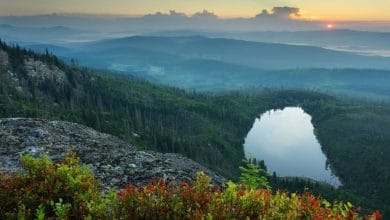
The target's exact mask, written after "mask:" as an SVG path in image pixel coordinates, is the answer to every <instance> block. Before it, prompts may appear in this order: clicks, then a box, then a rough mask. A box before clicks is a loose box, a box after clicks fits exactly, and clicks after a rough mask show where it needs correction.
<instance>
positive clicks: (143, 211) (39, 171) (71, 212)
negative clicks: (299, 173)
mask: <svg viewBox="0 0 390 220" xmlns="http://www.w3.org/2000/svg"><path fill="white" fill-rule="evenodd" d="M73 156H74V155H73ZM73 156H72V155H70V156H68V157H67V158H66V159H64V160H63V161H62V163H58V164H55V163H52V162H51V161H49V160H48V159H47V158H46V157H42V158H39V159H34V158H31V157H25V158H23V161H22V162H23V166H24V168H25V169H26V172H23V173H14V174H7V173H0V219H3V218H5V217H10V216H11V217H10V218H12V217H15V215H16V214H17V213H18V211H19V209H20V207H24V209H23V210H25V212H26V219H31V218H33V217H34V213H35V211H36V209H37V208H39V207H41V208H42V209H41V211H42V210H44V211H46V212H47V213H45V214H46V215H45V216H47V217H51V218H56V217H57V218H60V216H64V215H66V216H69V217H71V218H93V219H157V218H158V219H318V220H325V219H351V220H355V219H363V217H362V216H360V215H359V210H358V209H354V208H353V206H352V204H350V203H341V202H333V203H329V202H327V201H326V200H321V199H319V198H316V197H314V196H313V195H311V194H310V193H309V192H306V193H305V194H303V195H298V194H294V193H293V194H289V193H288V192H284V191H277V192H273V191H272V190H268V189H253V188H251V187H247V186H245V185H242V184H241V185H237V184H235V183H233V182H228V183H227V184H226V185H225V186H224V187H223V188H222V189H221V188H217V187H212V186H210V178H209V177H208V176H206V175H204V174H203V173H199V174H198V175H197V178H196V181H194V182H180V183H179V184H175V183H167V182H166V181H164V180H159V181H154V182H151V183H149V184H147V185H145V186H142V187H139V188H138V187H135V186H133V185H131V184H129V185H128V186H126V187H125V188H124V189H123V190H121V191H119V192H113V191H111V193H108V194H104V193H102V192H101V191H100V190H99V187H98V185H97V182H96V181H95V180H94V178H93V175H92V173H91V172H90V171H89V170H88V169H87V168H86V167H85V166H82V167H80V166H79V165H78V159H77V158H72V157H73ZM88 216H89V217H88ZM381 217H382V214H381V213H380V212H379V211H375V212H373V213H372V214H370V215H368V216H365V219H368V220H373V219H378V218H381Z"/></svg>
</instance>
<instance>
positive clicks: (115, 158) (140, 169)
mask: <svg viewBox="0 0 390 220" xmlns="http://www.w3.org/2000/svg"><path fill="white" fill-rule="evenodd" d="M70 150H74V151H75V152H76V153H77V155H78V156H79V157H80V159H81V161H82V162H83V163H85V164H88V166H89V167H90V168H91V170H92V171H93V172H94V174H95V176H96V177H97V178H98V179H100V180H101V182H102V184H103V187H104V188H105V189H107V188H109V187H123V186H124V185H126V184H127V183H132V184H134V185H137V186H140V185H143V184H146V183H148V182H150V181H152V180H157V179H160V178H163V179H166V180H169V181H171V180H173V181H182V180H183V181H188V180H194V178H195V176H196V173H197V172H199V171H203V172H205V173H206V174H207V175H209V176H210V177H211V178H212V183H213V184H215V185H221V184H222V183H223V182H225V181H226V180H225V179H224V178H223V177H221V176H219V175H218V174H216V173H214V172H212V171H211V170H209V169H207V168H206V167H204V166H202V165H200V164H198V163H196V162H194V161H192V160H190V159H188V158H186V157H184V156H181V155H178V154H161V153H156V152H151V151H140V150H137V149H136V148H135V147H133V146H131V145H130V144H128V143H126V142H124V141H122V140H120V139H119V138H117V137H114V136H111V135H108V134H104V133H100V132H97V131H95V130H93V129H91V128H89V127H86V126H83V125H79V124H75V123H70V122H63V121H48V120H43V119H24V118H10V119H0V171H11V172H13V171H16V170H18V169H20V164H19V158H20V156H21V155H24V154H31V155H33V156H38V155H40V154H42V153H46V154H48V155H49V157H50V158H51V159H52V160H54V161H58V160H61V159H63V157H64V155H65V154H66V153H67V152H68V151H70Z"/></svg>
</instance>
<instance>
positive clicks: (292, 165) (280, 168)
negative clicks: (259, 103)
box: [244, 107, 340, 186]
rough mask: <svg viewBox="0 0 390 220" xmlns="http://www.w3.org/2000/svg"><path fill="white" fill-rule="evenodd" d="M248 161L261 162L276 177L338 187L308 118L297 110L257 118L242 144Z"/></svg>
mask: <svg viewBox="0 0 390 220" xmlns="http://www.w3.org/2000/svg"><path fill="white" fill-rule="evenodd" d="M244 149H245V154H246V157H247V158H256V159H257V160H264V162H265V164H266V166H267V168H268V172H270V173H272V172H274V171H275V172H276V173H277V175H278V176H283V177H286V176H298V177H308V178H311V179H314V180H318V181H323V182H327V183H330V184H332V185H334V186H339V185H340V182H339V180H338V178H337V177H336V176H334V175H332V173H331V171H330V169H329V168H327V166H326V156H325V155H324V153H323V152H322V151H321V145H320V143H319V142H318V140H317V138H316V136H315V135H314V127H313V124H312V123H311V116H310V115H309V114H307V113H306V112H304V111H303V109H302V108H299V107H287V108H284V109H283V110H271V111H268V112H266V113H264V114H263V115H261V117H260V118H257V119H256V121H255V123H254V124H253V127H252V129H251V130H250V131H249V133H248V135H247V137H246V139H245V144H244Z"/></svg>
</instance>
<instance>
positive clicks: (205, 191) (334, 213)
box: [118, 175, 381, 220]
mask: <svg viewBox="0 0 390 220" xmlns="http://www.w3.org/2000/svg"><path fill="white" fill-rule="evenodd" d="M203 178H204V177H203V176H202V175H200V176H198V179H197V181H195V182H194V184H193V185H192V184H187V183H184V182H181V183H180V184H178V185H176V184H169V186H168V184H167V183H166V182H165V181H162V180H160V181H159V182H152V183H150V184H149V185H147V186H144V187H142V188H140V189H139V190H138V189H137V188H136V187H134V186H132V185H129V186H127V187H126V188H125V189H124V190H122V191H121V192H119V193H118V196H119V203H120V205H119V207H120V209H121V216H132V217H134V216H137V218H156V217H160V218H170V219H202V218H207V217H213V218H214V219H248V218H249V219H258V218H267V219H318V220H323V219H361V218H362V217H359V215H358V213H357V211H356V210H354V209H353V207H352V205H351V204H349V203H346V204H344V203H338V202H335V203H334V204H330V203H328V202H326V201H325V200H320V199H318V198H316V197H314V196H313V195H311V194H310V193H308V192H307V193H305V194H304V195H302V196H301V195H297V194H289V193H287V192H283V191H278V192H276V193H275V194H274V193H273V192H272V191H271V190H266V189H260V190H250V189H247V188H246V187H242V186H237V185H235V184H233V183H229V184H228V186H227V187H226V188H225V189H223V190H220V189H218V188H211V187H210V186H209V185H208V182H207V181H205V179H203ZM379 217H381V214H380V213H379V212H374V213H373V214H372V215H370V216H367V218H368V219H378V218H379Z"/></svg>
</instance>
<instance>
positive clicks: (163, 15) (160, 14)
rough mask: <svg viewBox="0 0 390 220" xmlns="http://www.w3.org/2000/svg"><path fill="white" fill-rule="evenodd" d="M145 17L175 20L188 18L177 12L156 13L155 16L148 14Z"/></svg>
mask: <svg viewBox="0 0 390 220" xmlns="http://www.w3.org/2000/svg"><path fill="white" fill-rule="evenodd" d="M144 17H173V18H186V17H187V15H186V14H184V13H181V12H176V11H175V10H170V11H169V13H162V12H156V13H154V14H148V15H145V16H144Z"/></svg>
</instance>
